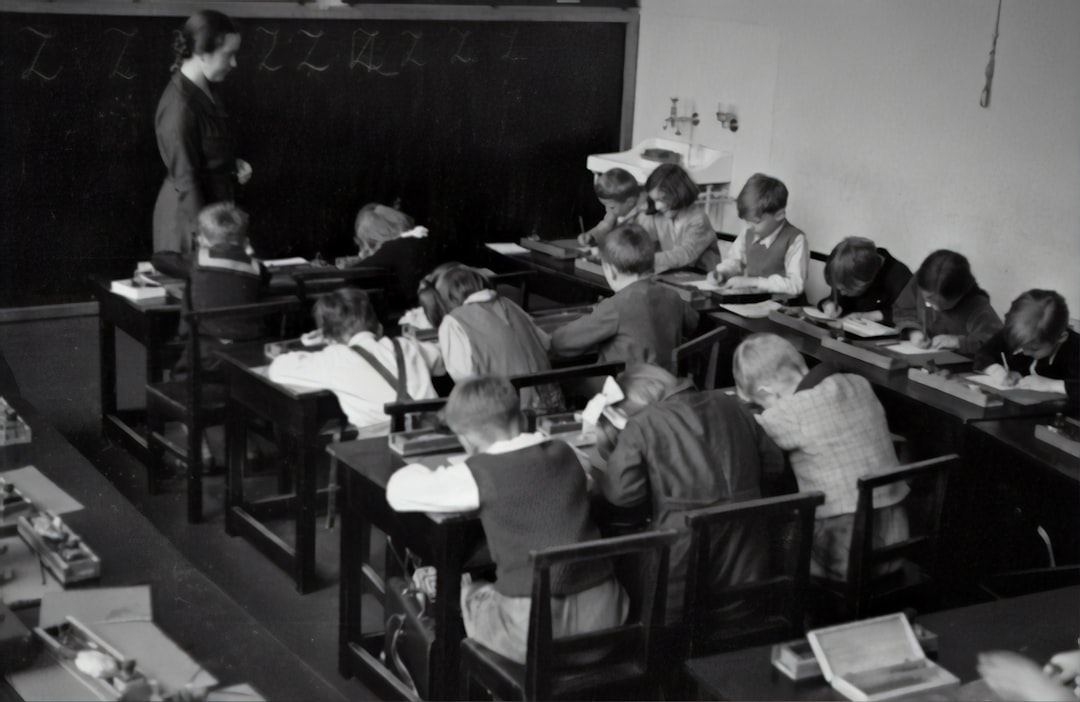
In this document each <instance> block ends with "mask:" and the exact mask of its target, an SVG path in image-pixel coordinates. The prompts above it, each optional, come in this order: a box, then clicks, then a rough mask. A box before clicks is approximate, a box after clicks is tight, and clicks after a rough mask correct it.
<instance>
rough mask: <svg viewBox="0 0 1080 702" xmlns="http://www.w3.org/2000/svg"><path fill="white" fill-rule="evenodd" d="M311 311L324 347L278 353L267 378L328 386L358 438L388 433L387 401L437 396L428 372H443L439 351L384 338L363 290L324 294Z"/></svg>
mask: <svg viewBox="0 0 1080 702" xmlns="http://www.w3.org/2000/svg"><path fill="white" fill-rule="evenodd" d="M314 313H315V322H316V324H317V325H318V327H319V329H320V330H321V331H322V336H323V339H324V340H325V341H326V342H327V346H326V348H324V349H323V350H321V351H314V352H308V351H296V352H292V353H284V354H281V355H280V356H278V357H277V358H275V359H274V360H273V361H272V362H271V363H270V368H269V370H268V374H269V377H270V379H271V380H273V381H274V382H278V383H284V384H287V385H296V386H299V387H303V388H320V389H327V390H331V391H332V392H333V393H334V394H335V395H336V396H337V398H338V403H339V404H340V405H341V410H342V412H344V413H345V416H346V417H347V418H348V419H349V423H350V424H352V425H353V426H355V427H356V428H357V429H359V430H360V436H362V437H363V436H378V435H383V434H386V433H387V432H389V430H390V420H389V419H388V418H387V416H386V414H385V413H384V412H383V405H385V404H386V403H388V402H394V401H396V400H398V399H405V397H408V398H411V399H414V400H419V399H425V398H432V397H436V394H435V388H434V387H432V384H431V371H432V370H433V369H434V370H435V371H436V372H438V371H440V370H441V368H440V366H439V351H438V349H437V348H435V345H434V344H424V343H420V342H417V341H414V340H413V339H409V338H407V337H402V338H390V337H387V336H383V335H382V326H381V325H380V324H379V320H378V316H377V315H376V313H375V309H374V308H373V307H372V305H371V301H370V300H369V299H368V296H367V293H365V292H364V291H363V290H356V289H351V288H343V289H341V290H337V291H335V292H332V293H330V294H328V295H324V296H322V297H320V298H319V299H318V300H317V301H316V302H315V310H314Z"/></svg>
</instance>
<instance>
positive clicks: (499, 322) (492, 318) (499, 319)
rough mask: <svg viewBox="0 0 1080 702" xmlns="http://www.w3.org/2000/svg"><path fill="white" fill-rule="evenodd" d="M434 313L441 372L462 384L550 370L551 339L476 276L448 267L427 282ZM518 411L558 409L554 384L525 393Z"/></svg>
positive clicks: (463, 268) (467, 270)
mask: <svg viewBox="0 0 1080 702" xmlns="http://www.w3.org/2000/svg"><path fill="white" fill-rule="evenodd" d="M432 289H433V290H434V295H433V296H432V297H433V298H435V299H436V300H437V302H438V306H439V311H433V312H432V314H431V315H429V318H430V317H431V316H435V317H438V316H439V314H440V311H441V313H442V314H443V317H442V320H441V321H440V322H439V327H438V328H439V350H440V351H441V352H442V358H443V364H444V365H445V366H446V372H447V373H448V374H449V375H450V377H451V378H453V379H454V382H461V381H462V380H464V379H466V378H470V377H473V376H478V375H500V376H514V375H524V374H527V373H539V372H541V371H547V370H551V361H550V360H549V359H548V348H549V347H550V346H551V337H550V336H549V335H548V334H547V332H545V331H544V330H542V329H540V328H539V327H537V326H536V323H535V322H533V319H532V317H530V316H529V315H528V313H526V312H525V310H523V309H521V308H520V307H518V306H517V305H516V304H514V303H513V302H512V301H511V300H507V299H506V298H504V297H501V296H500V295H499V293H498V292H496V291H495V290H493V289H492V288H491V286H490V284H489V283H488V281H487V280H486V279H485V278H484V276H483V275H481V274H480V272H479V271H477V270H475V269H473V268H470V267H468V266H463V265H453V266H448V267H446V268H445V269H443V270H442V271H441V272H440V273H439V274H438V275H436V276H435V278H434V281H433V283H432ZM521 401H522V407H523V408H532V409H538V408H550V409H556V408H561V407H562V406H563V402H562V393H561V391H560V390H559V387H558V386H557V385H539V386H536V387H531V388H524V389H523V390H522V393H521Z"/></svg>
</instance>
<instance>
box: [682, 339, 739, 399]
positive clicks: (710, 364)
mask: <svg viewBox="0 0 1080 702" xmlns="http://www.w3.org/2000/svg"><path fill="white" fill-rule="evenodd" d="M728 334H729V329H728V327H720V328H718V329H713V330H712V331H711V332H707V333H705V334H702V335H701V336H699V337H697V338H695V339H691V340H690V341H687V342H686V343H685V344H683V345H681V346H676V347H675V348H674V349H673V350H672V352H671V367H672V368H674V369H675V375H677V376H679V377H680V378H683V377H690V378H693V380H694V385H696V386H697V387H698V389H700V390H713V389H715V388H716V370H717V367H718V365H719V360H720V345H721V343H722V342H723V340H724V339H725V338H726V337H727V336H728Z"/></svg>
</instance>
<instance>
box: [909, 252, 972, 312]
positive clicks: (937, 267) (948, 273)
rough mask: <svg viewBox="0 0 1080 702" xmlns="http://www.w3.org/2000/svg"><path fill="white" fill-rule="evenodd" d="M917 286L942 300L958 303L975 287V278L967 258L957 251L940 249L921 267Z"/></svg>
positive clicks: (916, 278)
mask: <svg viewBox="0 0 1080 702" xmlns="http://www.w3.org/2000/svg"><path fill="white" fill-rule="evenodd" d="M915 285H917V286H918V287H919V289H920V290H923V291H925V292H928V293H931V294H933V295H937V296H938V297H940V298H942V300H945V301H948V302H957V301H959V300H960V298H962V297H963V296H964V295H967V294H968V293H969V292H970V291H971V290H972V288H974V287H975V276H973V275H972V274H971V264H970V263H968V260H967V259H966V258H964V257H963V256H962V255H960V254H958V253H956V252H955V251H949V250H947V249H939V250H937V251H935V252H934V253H932V254H930V255H929V256H927V257H926V260H925V261H923V262H922V265H921V266H919V270H918V271H917V272H916V273H915Z"/></svg>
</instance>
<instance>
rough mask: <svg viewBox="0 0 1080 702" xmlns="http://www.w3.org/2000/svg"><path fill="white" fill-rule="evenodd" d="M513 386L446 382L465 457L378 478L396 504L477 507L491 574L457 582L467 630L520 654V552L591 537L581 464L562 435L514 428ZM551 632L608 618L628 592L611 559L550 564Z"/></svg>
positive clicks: (523, 642) (594, 625) (623, 606)
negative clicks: (559, 438) (490, 578)
mask: <svg viewBox="0 0 1080 702" xmlns="http://www.w3.org/2000/svg"><path fill="white" fill-rule="evenodd" d="M518 407H519V400H518V396H517V392H516V391H515V390H514V388H513V386H512V385H511V384H510V383H509V381H508V380H506V379H505V378H496V377H480V378H471V379H469V380H466V381H464V382H462V383H459V384H457V385H456V386H454V390H453V391H452V392H451V393H450V399H449V400H448V401H447V404H446V421H447V423H448V424H449V425H450V428H451V430H453V432H454V433H455V434H457V435H458V437H459V438H460V439H461V444H462V446H464V447H465V450H466V452H467V453H468V454H469V458H468V459H467V460H465V461H464V462H463V463H457V464H450V465H447V466H442V467H440V468H437V469H435V470H430V469H428V468H427V467H425V466H423V465H420V464H412V465H408V466H405V467H404V468H402V469H400V470H399V471H397V472H396V473H394V474H393V475H392V476H390V480H389V482H387V485H386V500H387V502H389V504H390V506H391V507H393V508H394V509H395V510H397V511H399V512H416V511H422V512H463V511H468V510H474V509H479V510H480V521H481V523H482V524H483V527H484V534H485V535H486V537H487V542H488V548H489V550H490V552H491V556H492V558H493V559H494V561H495V572H496V581H495V583H488V582H480V581H474V582H473V583H471V584H468V585H465V586H464V587H463V588H462V591H461V614H462V617H463V618H464V620H465V633H466V635H468V636H469V638H472V639H475V640H476V641H479V642H480V643H482V644H483V645H484V646H487V647H488V648H490V649H491V650H493V651H495V652H496V653H499V654H501V655H503V656H506V657H508V658H510V659H511V660H514V661H517V662H518V663H523V662H524V661H525V653H526V650H527V648H528V633H529V610H530V608H531V604H532V602H531V594H532V578H533V574H532V565H531V563H530V561H529V552H530V551H534V550H537V549H542V548H548V547H551V546H563V545H568V544H576V543H580V542H584V541H591V540H593V539H598V538H600V533H599V531H598V530H597V529H596V526H595V525H594V524H593V523H592V520H591V518H590V517H589V498H588V495H587V493H586V490H585V472H584V471H583V470H582V468H581V464H580V463H579V462H578V459H577V456H576V455H575V454H574V451H573V449H571V448H570V447H569V446H567V445H566V444H565V443H563V442H562V441H557V440H552V439H548V438H547V437H544V436H541V435H540V434H526V433H522V431H521V426H522V422H521V415H520V412H519V409H518ZM551 578H552V580H551V586H552V594H553V597H552V603H551V604H552V617H551V619H552V622H551V623H552V634H553V635H554V636H555V637H556V638H561V637H565V636H571V635H574V634H579V633H587V632H590V631H596V630H599V629H605V628H609V627H612V626H617V625H619V624H621V623H622V622H624V621H625V620H626V616H627V612H628V600H627V597H626V594H625V592H624V591H623V589H622V586H621V585H619V582H618V581H617V580H616V579H615V575H614V570H613V567H612V564H611V563H610V562H598V561H589V562H585V563H581V564H575V565H569V566H566V567H563V568H560V569H556V570H553V571H552V574H551Z"/></svg>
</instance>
